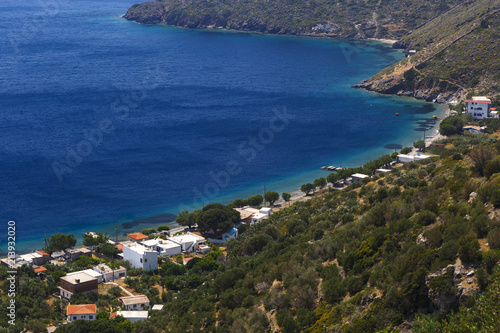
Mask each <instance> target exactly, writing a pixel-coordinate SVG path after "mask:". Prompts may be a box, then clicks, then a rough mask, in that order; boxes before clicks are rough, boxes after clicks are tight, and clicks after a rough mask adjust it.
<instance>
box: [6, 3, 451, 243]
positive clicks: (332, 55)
mask: <svg viewBox="0 0 500 333" xmlns="http://www.w3.org/2000/svg"><path fill="white" fill-rule="evenodd" d="M132 3H133V1H117V0H106V1H93V0H84V1H80V2H78V3H75V2H70V1H56V2H53V3H51V6H45V7H41V5H40V4H30V3H18V2H15V1H13V0H7V1H3V2H2V3H1V4H0V13H1V14H2V17H4V18H5V20H2V21H1V22H0V36H1V37H0V57H1V59H2V62H1V63H0V69H1V70H0V113H1V117H2V121H1V123H0V126H1V131H0V140H1V141H0V142H1V154H0V168H1V169H0V170H1V178H0V185H1V189H2V191H1V193H0V204H1V205H2V209H1V213H0V214H1V219H2V220H3V221H8V220H15V221H16V223H17V227H18V228H17V240H18V248H19V249H21V250H26V249H28V248H33V247H39V246H41V244H42V242H41V241H42V239H43V235H44V234H47V235H50V234H53V233H55V232H73V233H75V234H76V235H77V236H78V237H81V236H82V234H83V232H84V230H107V231H110V232H111V231H113V230H114V224H115V222H119V229H120V231H119V232H120V234H123V233H126V232H127V231H131V230H136V229H137V230H141V229H143V228H144V227H146V226H147V225H148V224H147V223H146V224H140V225H137V224H136V225H134V224H132V225H130V224H129V225H127V224H123V223H124V222H127V221H131V220H134V219H139V218H142V217H147V216H152V215H155V214H162V213H168V214H176V213H177V212H178V211H179V210H180V209H186V208H187V209H194V208H197V207H198V206H200V205H202V204H203V203H205V204H206V203H209V202H216V201H222V202H228V201H231V200H233V199H234V198H238V197H247V196H249V195H254V194H257V193H261V192H263V186H264V183H265V184H266V186H267V189H268V190H276V191H279V192H282V191H284V190H287V191H288V190H292V189H295V188H297V187H299V186H300V184H302V183H304V182H306V181H311V180H313V179H314V178H316V177H319V176H325V175H326V173H325V172H324V171H322V170H320V169H319V167H321V166H322V165H332V164H333V165H337V164H339V163H340V161H342V163H343V165H344V166H355V165H360V164H363V163H364V162H366V161H367V160H369V159H372V158H375V157H378V156H379V155H381V154H384V153H390V152H392V150H388V149H386V148H384V146H386V145H388V144H393V143H397V144H401V145H409V144H411V143H412V142H413V141H415V140H417V139H419V138H422V136H423V132H422V131H421V130H422V129H423V128H426V129H428V130H430V126H428V125H429V124H428V122H427V120H428V119H429V117H430V116H431V115H433V114H440V113H442V110H441V109H439V108H438V106H436V105H434V104H430V103H423V102H419V101H415V100H411V99H407V98H397V97H391V96H381V95H377V94H373V93H369V92H366V91H362V90H357V89H353V88H351V86H352V85H353V84H355V83H358V82H360V81H362V80H363V79H365V78H367V77H370V76H371V75H373V74H375V73H376V72H377V71H378V70H380V69H382V68H384V67H385V66H387V65H389V64H392V63H394V62H395V61H397V60H399V59H401V58H402V56H403V55H402V54H401V53H400V52H399V51H396V50H392V49H390V47H388V46H387V45H384V44H382V43H377V42H359V41H338V40H331V39H313V38H298V37H278V36H264V35H258V34H246V33H237V32H221V31H193V30H185V29H178V28H171V27H163V26H142V25H139V24H136V23H133V22H128V21H126V20H124V19H122V18H121V17H120V16H121V15H123V14H124V13H125V12H126V9H127V8H128V7H129V6H130V5H131V4H132ZM19 22H22V23H21V24H19ZM395 113H400V116H399V117H396V116H395ZM427 134H430V133H429V132H427ZM170 219H171V215H164V217H163V219H159V221H168V220H170ZM159 221H158V222H159ZM127 227H128V229H127ZM134 228H135V229H134ZM0 233H1V234H4V235H5V234H6V228H5V231H3V230H2V231H0ZM5 238H6V237H1V238H0V247H1V249H0V252H2V251H3V248H4V247H5Z"/></svg>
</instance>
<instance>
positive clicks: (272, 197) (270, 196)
mask: <svg viewBox="0 0 500 333" xmlns="http://www.w3.org/2000/svg"><path fill="white" fill-rule="evenodd" d="M279 198H280V195H279V193H278V192H274V191H269V192H266V194H265V195H264V199H265V200H266V201H268V202H269V204H270V205H271V206H272V205H273V204H274V203H275V202H276V201H277V200H278V199H279Z"/></svg>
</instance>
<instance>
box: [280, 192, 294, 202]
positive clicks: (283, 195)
mask: <svg viewBox="0 0 500 333" xmlns="http://www.w3.org/2000/svg"><path fill="white" fill-rule="evenodd" d="M281 197H282V198H283V200H285V201H290V199H291V198H292V195H291V194H290V193H288V192H283V193H281Z"/></svg>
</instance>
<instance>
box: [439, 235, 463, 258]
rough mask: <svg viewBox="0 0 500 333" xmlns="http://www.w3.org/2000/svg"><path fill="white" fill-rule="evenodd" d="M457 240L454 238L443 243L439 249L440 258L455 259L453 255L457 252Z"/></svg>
mask: <svg viewBox="0 0 500 333" xmlns="http://www.w3.org/2000/svg"><path fill="white" fill-rule="evenodd" d="M458 248H459V245H458V242H457V241H456V240H451V241H448V242H446V243H444V244H443V246H442V247H441V249H440V250H439V258H440V259H441V260H449V261H452V260H454V259H455V256H456V255H457V252H458Z"/></svg>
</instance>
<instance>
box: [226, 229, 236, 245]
mask: <svg viewBox="0 0 500 333" xmlns="http://www.w3.org/2000/svg"><path fill="white" fill-rule="evenodd" d="M236 238H238V229H236V228H232V229H230V230H228V231H226V232H225V233H223V234H222V241H223V242H227V241H228V240H230V239H236Z"/></svg>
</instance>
